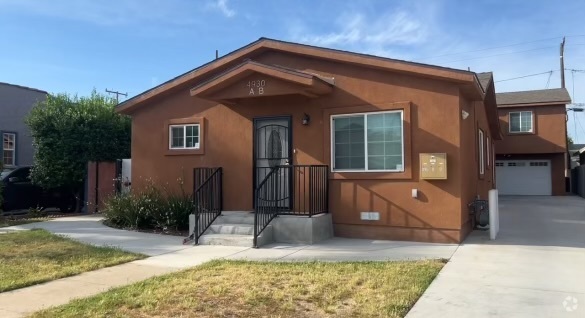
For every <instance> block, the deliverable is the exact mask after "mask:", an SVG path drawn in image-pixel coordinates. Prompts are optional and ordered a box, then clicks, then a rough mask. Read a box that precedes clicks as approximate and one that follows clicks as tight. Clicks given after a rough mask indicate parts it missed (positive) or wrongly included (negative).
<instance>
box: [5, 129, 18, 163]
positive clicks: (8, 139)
mask: <svg viewBox="0 0 585 318" xmlns="http://www.w3.org/2000/svg"><path fill="white" fill-rule="evenodd" d="M2 163H4V165H5V166H15V165H16V134H15V133H2Z"/></svg>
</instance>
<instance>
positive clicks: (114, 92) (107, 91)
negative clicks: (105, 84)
mask: <svg viewBox="0 0 585 318" xmlns="http://www.w3.org/2000/svg"><path fill="white" fill-rule="evenodd" d="M106 93H110V94H115V95H116V103H118V97H120V95H122V96H124V97H128V93H121V92H118V91H111V90H108V89H107V88H106Z"/></svg>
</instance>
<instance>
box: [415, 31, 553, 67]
mask: <svg viewBox="0 0 585 318" xmlns="http://www.w3.org/2000/svg"><path fill="white" fill-rule="evenodd" d="M559 38H561V37H560V36H557V37H554V38H546V39H540V40H534V41H527V42H519V43H514V44H507V45H502V46H494V47H488V48H483V49H477V50H472V51H465V52H456V53H448V54H443V55H437V56H430V57H423V58H419V59H417V60H419V61H420V60H428V59H434V58H439V57H445V56H452V55H459V54H466V53H475V52H481V51H489V50H495V49H501V48H506V47H512V46H518V45H523V44H529V43H536V42H542V41H549V40H554V39H559Z"/></svg>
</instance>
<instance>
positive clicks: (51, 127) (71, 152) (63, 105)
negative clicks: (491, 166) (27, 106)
mask: <svg viewBox="0 0 585 318" xmlns="http://www.w3.org/2000/svg"><path fill="white" fill-rule="evenodd" d="M115 104H116V103H115V100H114V99H112V98H110V97H107V96H104V95H101V94H99V93H97V92H96V91H95V90H94V91H93V92H92V93H91V95H90V96H89V97H77V95H76V96H70V95H68V94H57V95H49V96H47V99H46V100H45V101H43V102H40V103H38V104H36V105H35V106H34V107H33V109H32V110H31V112H30V113H29V115H28V117H27V118H26V123H27V125H28V126H29V127H30V130H31V134H32V137H33V140H34V144H35V146H36V153H35V164H34V166H33V168H32V170H31V178H32V180H33V182H34V183H35V184H38V185H40V186H42V187H44V188H48V189H51V188H59V187H64V188H66V189H68V190H70V191H72V192H73V193H75V195H76V197H77V198H78V200H77V201H78V202H77V207H76V211H79V208H80V203H81V200H80V199H81V198H80V196H81V193H82V189H83V182H84V178H85V171H86V165H87V162H88V161H112V160H116V159H120V158H128V157H130V129H131V123H130V119H129V118H128V117H127V116H123V115H119V114H117V113H115V111H114V107H115Z"/></svg>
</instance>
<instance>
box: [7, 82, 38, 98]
mask: <svg viewBox="0 0 585 318" xmlns="http://www.w3.org/2000/svg"><path fill="white" fill-rule="evenodd" d="M0 85H4V86H11V87H15V88H20V89H26V90H29V91H33V92H38V93H43V94H47V95H48V94H49V93H47V92H45V91H43V90H40V89H36V88H32V87H26V86H22V85H16V84H10V83H5V82H0Z"/></svg>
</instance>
